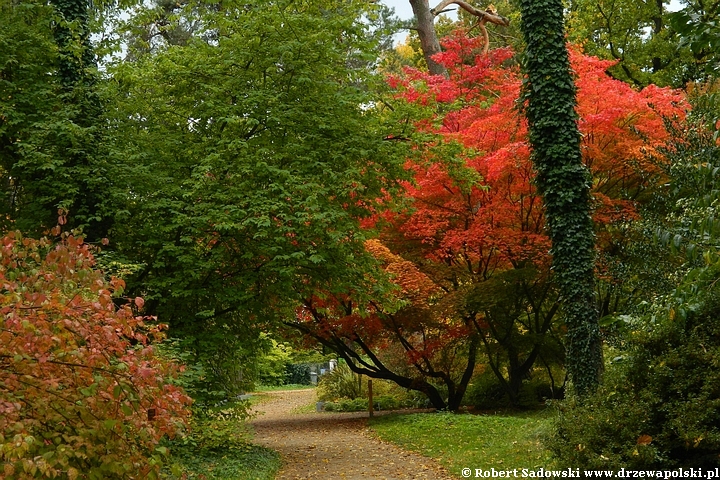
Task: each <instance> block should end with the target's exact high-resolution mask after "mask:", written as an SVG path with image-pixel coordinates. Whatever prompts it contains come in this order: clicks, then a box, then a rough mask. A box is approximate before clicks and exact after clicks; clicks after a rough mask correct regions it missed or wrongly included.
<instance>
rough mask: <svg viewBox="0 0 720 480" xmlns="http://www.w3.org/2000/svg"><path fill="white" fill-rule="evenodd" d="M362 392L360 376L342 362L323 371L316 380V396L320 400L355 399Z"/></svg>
mask: <svg viewBox="0 0 720 480" xmlns="http://www.w3.org/2000/svg"><path fill="white" fill-rule="evenodd" d="M362 394H363V388H362V384H361V383H360V377H359V376H358V375H357V374H355V373H354V372H353V371H352V370H350V367H348V366H347V365H346V364H344V363H340V364H338V365H337V366H336V367H335V368H334V369H332V370H331V371H329V372H327V373H325V374H324V375H323V376H322V377H320V380H319V381H318V388H317V397H318V400H321V401H333V400H338V399H340V398H349V399H355V398H359V397H361V396H362Z"/></svg>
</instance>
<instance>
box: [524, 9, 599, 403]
mask: <svg viewBox="0 0 720 480" xmlns="http://www.w3.org/2000/svg"><path fill="white" fill-rule="evenodd" d="M520 5H521V11H522V25H521V27H522V32H523V36H524V38H525V42H526V44H527V49H526V51H525V69H526V74H527V82H526V85H525V96H526V99H527V100H528V106H527V109H526V116H527V119H528V125H529V127H530V128H529V131H530V145H531V147H532V159H533V163H534V165H535V169H536V171H537V178H536V184H537V186H538V190H539V192H540V193H541V194H542V196H543V199H544V202H545V215H546V219H547V228H548V231H549V234H550V239H551V241H552V262H553V270H554V271H555V278H556V281H557V284H558V288H559V291H560V295H561V303H562V307H563V312H564V314H565V319H566V325H567V328H568V332H567V367H568V372H569V374H570V378H571V380H572V382H573V385H574V387H575V391H576V393H577V394H578V395H579V396H580V397H583V396H586V395H588V394H590V393H592V392H593V391H594V390H595V389H596V387H597V385H598V384H599V382H600V372H601V367H602V352H601V344H600V334H599V327H598V314H597V308H596V305H595V293H594V287H595V276H594V267H595V250H594V240H595V239H594V232H593V225H592V220H591V217H590V185H591V182H590V177H589V173H588V171H587V169H586V168H585V166H584V165H583V162H582V154H581V151H580V132H579V130H578V126H577V115H576V113H575V85H574V82H573V78H572V75H571V72H570V60H569V57H568V52H567V48H566V46H565V32H564V24H563V21H564V16H563V15H564V11H563V2H562V0H543V1H538V0H521V2H520Z"/></svg>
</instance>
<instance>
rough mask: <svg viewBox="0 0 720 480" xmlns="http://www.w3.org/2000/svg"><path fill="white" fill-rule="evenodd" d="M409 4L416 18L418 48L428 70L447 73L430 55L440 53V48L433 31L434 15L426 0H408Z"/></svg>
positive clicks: (434, 73) (432, 72)
mask: <svg viewBox="0 0 720 480" xmlns="http://www.w3.org/2000/svg"><path fill="white" fill-rule="evenodd" d="M410 5H411V6H412V9H413V13H414V14H415V18H416V19H417V32H418V36H419V37H420V48H422V51H423V56H424V57H425V63H427V66H428V71H429V72H430V73H431V74H433V75H447V70H446V69H445V67H443V66H442V65H440V64H439V63H437V62H436V61H435V60H433V59H432V56H433V55H435V54H436V53H440V51H441V49H440V41H439V40H438V37H437V33H435V15H434V14H433V12H431V11H430V4H429V2H428V0H410Z"/></svg>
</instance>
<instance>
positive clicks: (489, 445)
mask: <svg viewBox="0 0 720 480" xmlns="http://www.w3.org/2000/svg"><path fill="white" fill-rule="evenodd" d="M551 416H552V414H551V412H549V411H546V410H543V411H536V412H523V413H517V414H515V413H512V414H497V415H467V414H452V413H416V414H409V415H387V416H382V417H376V418H374V419H372V420H371V421H370V426H371V427H372V429H373V430H374V431H375V432H376V433H377V435H378V436H379V437H380V438H381V439H383V440H386V441H390V442H392V443H395V444H397V445H399V446H401V447H402V448H405V449H406V450H411V451H414V452H417V453H420V454H422V455H425V456H426V457H430V458H434V459H437V460H438V461H439V462H440V463H441V464H442V465H443V466H444V467H445V468H447V470H448V471H449V472H450V473H452V474H454V475H457V476H458V477H459V476H460V473H461V471H462V469H463V468H471V469H473V471H474V469H476V468H482V469H484V470H488V469H490V468H495V469H496V470H508V469H509V470H512V469H515V468H517V469H518V470H520V469H523V468H528V469H537V468H540V467H543V468H549V467H551V461H550V455H549V452H547V451H546V450H545V449H544V447H543V445H542V443H541V437H542V436H543V435H544V434H545V433H546V432H548V430H549V428H550V426H551V422H552V418H551Z"/></svg>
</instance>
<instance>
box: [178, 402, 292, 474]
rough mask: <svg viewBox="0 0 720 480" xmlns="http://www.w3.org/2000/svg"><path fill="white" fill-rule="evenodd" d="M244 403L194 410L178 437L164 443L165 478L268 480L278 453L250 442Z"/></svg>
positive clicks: (278, 459)
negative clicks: (167, 461) (168, 458)
mask: <svg viewBox="0 0 720 480" xmlns="http://www.w3.org/2000/svg"><path fill="white" fill-rule="evenodd" d="M248 417H249V414H248V407H247V402H235V403H230V404H226V405H223V406H221V407H214V408H210V409H203V410H197V411H196V412H195V415H194V416H193V418H192V421H191V425H190V428H189V430H188V432H187V433H186V435H184V436H183V437H182V438H176V439H174V440H172V441H168V442H167V447H168V449H169V450H170V452H171V454H172V460H173V463H172V465H171V466H170V467H169V468H167V469H166V471H165V474H166V477H167V478H169V479H173V480H174V479H180V478H182V479H186V480H189V479H198V480H199V479H206V480H211V479H212V480H272V479H274V478H275V474H276V473H277V471H278V470H279V468H280V458H279V455H278V454H277V453H276V452H274V451H272V450H269V449H266V448H263V447H260V446H258V445H253V444H252V443H251V431H250V430H249V428H248V427H247V424H246V423H245V422H246V420H247V419H248Z"/></svg>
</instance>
